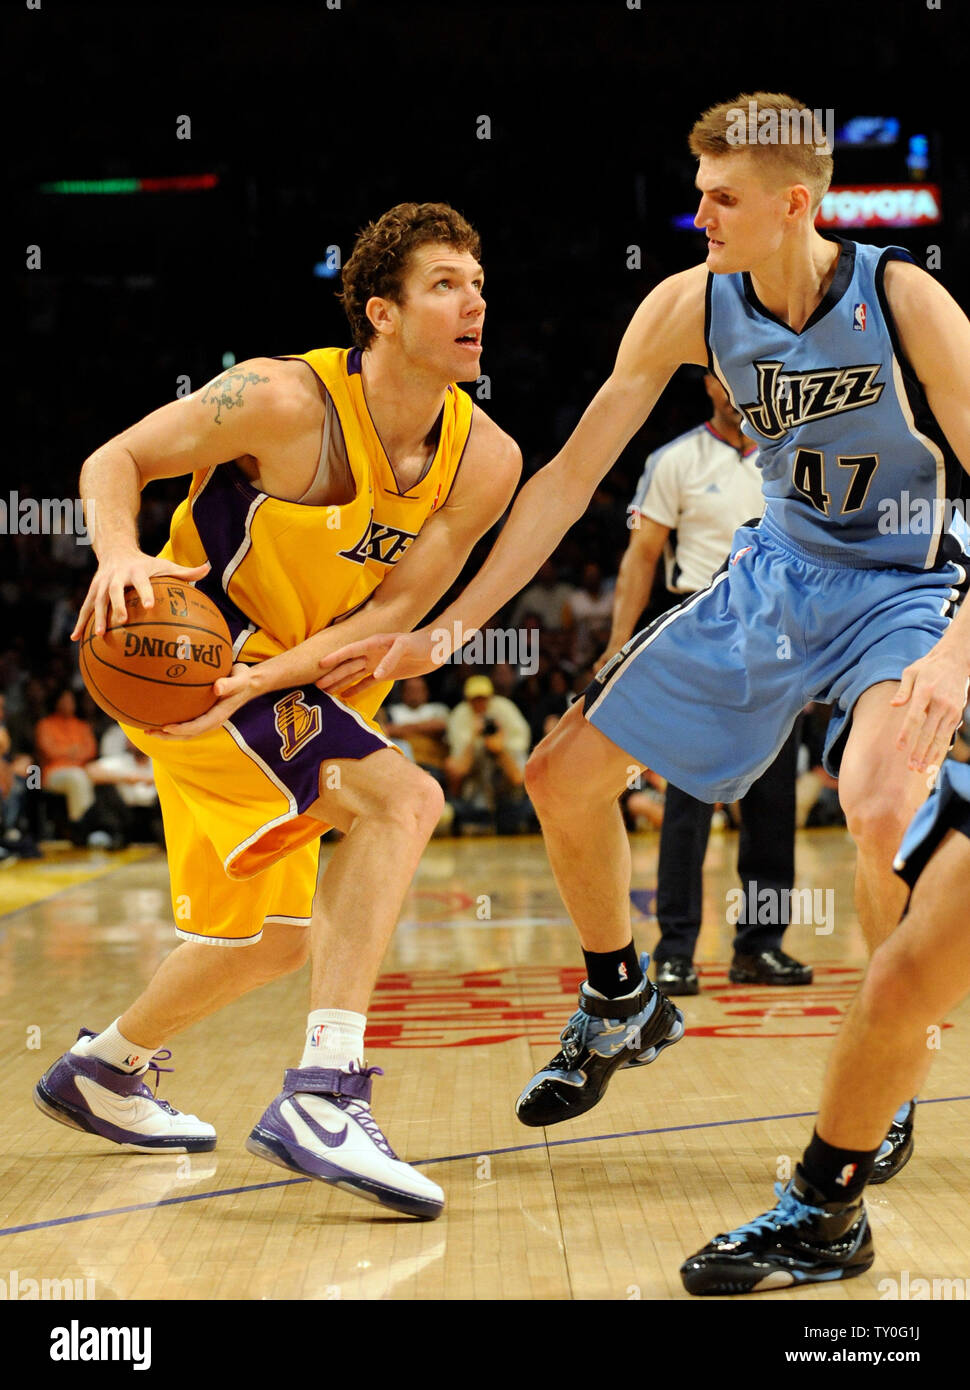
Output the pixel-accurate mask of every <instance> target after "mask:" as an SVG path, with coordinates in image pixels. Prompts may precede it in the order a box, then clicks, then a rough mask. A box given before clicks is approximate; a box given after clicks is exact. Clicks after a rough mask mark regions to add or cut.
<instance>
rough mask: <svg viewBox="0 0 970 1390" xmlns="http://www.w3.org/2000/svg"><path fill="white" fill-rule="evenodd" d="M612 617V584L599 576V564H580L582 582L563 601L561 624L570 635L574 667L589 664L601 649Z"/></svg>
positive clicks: (591, 562) (604, 643)
mask: <svg viewBox="0 0 970 1390" xmlns="http://www.w3.org/2000/svg"><path fill="white" fill-rule="evenodd" d="M612 618H613V584H612V583H606V582H605V581H604V579H603V575H602V572H601V570H600V567H599V565H597V564H595V563H594V562H593V561H589V562H588V563H587V564H585V565H584V566H583V582H582V584H581V586H580V587H579V588H578V589H573V591H572V593H571V594H570V596H569V601H568V602H567V604H566V612H565V625H566V627H567V629H569V631H571V632H572V634H573V650H572V658H573V661H574V662H575V663H576V665H577V666H578V667H585V666H588V665H589V664H590V662H591V661H593V660H594V659H595V657H596V655H597V654H598V653H599V652H601V651H602V650H603V647H604V646H605V645H606V642H607V639H608V637H609V633H610V623H611V621H612Z"/></svg>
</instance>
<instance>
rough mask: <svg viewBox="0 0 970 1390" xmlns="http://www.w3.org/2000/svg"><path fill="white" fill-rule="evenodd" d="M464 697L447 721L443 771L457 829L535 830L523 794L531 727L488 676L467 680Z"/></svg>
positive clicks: (526, 799) (528, 804) (513, 832)
mask: <svg viewBox="0 0 970 1390" xmlns="http://www.w3.org/2000/svg"><path fill="white" fill-rule="evenodd" d="M464 697H465V698H464V699H463V700H462V702H461V704H459V705H456V707H455V708H454V709H453V710H452V712H451V716H450V718H449V720H448V749H449V753H448V758H447V761H446V762H445V772H446V774H447V777H448V787H449V791H450V794H451V797H452V802H453V804H454V807H455V822H454V824H455V830H456V832H457V833H460V831H461V827H462V825H464V824H475V825H485V826H489V827H490V828H491V829H493V830H495V831H496V832H497V833H498V834H499V835H514V834H516V833H518V832H519V831H521V830H532V829H534V828H536V819H535V813H534V812H533V810H532V806H531V803H530V802H529V798H528V797H527V795H526V792H525V760H526V757H527V756H528V753H529V747H530V743H531V740H530V737H529V726H528V724H527V723H526V721H525V717H524V716H523V715H522V713H521V711H520V710H518V709H517V708H516V707H515V705H514V704H513V703H512V701H511V700H507V699H506V698H505V697H504V696H502V695H496V694H495V687H494V686H493V685H492V682H491V681H490V680H489V678H488V676H469V678H468V680H466V681H465V686H464Z"/></svg>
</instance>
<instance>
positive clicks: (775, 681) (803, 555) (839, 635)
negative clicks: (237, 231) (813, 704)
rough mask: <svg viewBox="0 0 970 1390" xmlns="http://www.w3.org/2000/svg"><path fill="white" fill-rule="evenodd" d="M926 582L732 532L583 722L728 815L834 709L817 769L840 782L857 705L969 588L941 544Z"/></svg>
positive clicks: (768, 531) (950, 546)
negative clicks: (799, 726)
mask: <svg viewBox="0 0 970 1390" xmlns="http://www.w3.org/2000/svg"><path fill="white" fill-rule="evenodd" d="M945 544H946V545H947V554H948V555H953V556H955V557H957V558H956V559H947V560H945V561H944V562H943V563H942V564H941V565H940V566H938V567H937V568H936V569H934V570H911V569H884V568H879V569H874V568H869V567H864V566H863V565H862V564H859V563H858V562H857V563H856V564H853V563H852V560H853V556H852V552H851V550H850V549H849V547H846V551H845V559H844V560H842V559H841V558H839V559H838V560H834V559H829V558H827V557H824V558H823V557H819V556H817V555H810V554H808V553H807V552H806V551H804V550H800V549H799V548H798V547H797V546H795V545H793V544H792V542H791V541H790V540H789V539H788V538H787V536H785V535H784V534H783V533H782V532H780V531H779V530H778V528H777V527H776V526H774V525H772V524H771V523H770V522H768V521H767V519H763V520H762V521H761V523H760V524H759V525H748V526H742V527H740V528H739V529H738V530H737V531H736V532H735V534H734V542H733V546H732V552H731V558H730V559H729V560H728V561H727V563H726V564H725V566H724V567H723V569H721V570H720V571H719V572H718V573H717V574H716V575H715V576H714V578H713V579H712V581H711V583H710V585H709V587H708V588H706V589H702V590H701V591H700V592H699V593H697V594H692V595H691V597H690V598H688V599H686V600H685V601H684V602H683V603H682V604H680V605H679V606H678V607H677V608H674V609H672V610H671V611H670V612H669V613H664V614H662V615H661V616H660V617H659V618H657V620H656V621H655V622H653V623H651V624H650V626H649V627H646V628H644V630H643V631H642V632H638V633H637V634H636V635H635V636H634V637H631V639H630V641H629V642H627V644H626V646H625V647H623V649H622V650H621V651H619V652H617V654H616V656H615V657H613V659H612V660H611V661H608V662H607V664H606V665H605V666H604V667H603V668H602V670H600V671H598V672H597V674H596V677H595V679H594V680H593V681H592V683H591V684H590V685H589V687H588V688H587V691H586V698H585V714H586V718H587V719H588V720H589V722H590V723H591V724H592V725H593V726H594V727H595V728H597V729H599V730H600V731H601V732H602V733H604V734H605V735H606V736H607V738H609V739H611V740H612V741H613V742H614V743H615V744H617V745H618V747H620V748H622V749H623V750H624V751H625V752H627V753H629V754H630V756H631V760H635V761H636V762H638V763H642V764H644V765H645V766H647V767H650V768H653V769H654V771H655V772H659V773H660V774H661V776H663V777H666V778H667V779H668V781H671V782H673V783H674V785H675V786H677V787H681V788H682V789H683V790H684V791H686V792H689V793H690V794H691V796H695V797H697V798H698V799H699V800H701V801H709V802H713V801H735V800H737V798H738V797H741V796H743V795H744V794H745V792H746V791H747V790H748V788H749V787H750V786H751V784H752V782H754V781H756V780H757V778H758V777H760V776H761V774H762V772H764V770H765V769H766V768H767V767H768V766H769V764H770V763H771V762H772V761H773V760H774V758H775V755H776V754H777V752H778V750H779V748H780V747H781V745H782V744H783V743H784V741H785V739H786V738H787V737H788V734H789V733H790V731H791V728H792V725H793V724H794V722H795V719H796V718H797V716H798V714H799V712H800V711H801V710H802V708H803V707H804V706H805V705H806V704H807V703H808V702H809V701H812V700H817V701H819V702H821V703H823V704H831V705H833V710H832V718H831V720H830V723H829V728H828V736H827V738H826V740H825V752H824V755H823V764H824V766H825V767H826V769H827V770H828V771H829V772H830V773H831V774H832V775H833V776H838V770H839V764H840V762H841V759H842V753H843V750H844V746H845V740H846V738H847V737H848V733H849V728H850V724H851V718H852V710H853V706H854V705H855V702H856V700H857V699H858V698H859V696H860V695H861V694H862V693H863V691H864V690H868V688H869V686H871V685H876V684H878V683H879V682H880V681H890V680H893V681H894V680H898V679H899V678H900V676H901V675H902V673H903V670H904V669H905V667H907V666H909V665H910V664H911V663H912V662H914V661H917V660H918V659H919V658H920V657H922V656H925V655H926V653H927V652H928V651H929V650H930V649H931V648H932V647H933V646H934V645H935V644H936V643H937V642H938V641H939V639H940V637H941V636H942V635H943V633H944V632H945V631H946V628H947V625H948V623H949V621H950V617H951V616H952V613H953V612H954V610H955V605H956V603H957V602H958V601H959V599H960V598H961V597H962V592H963V585H964V584H965V583H966V577H967V576H966V570H965V569H964V566H963V564H962V563H959V561H962V560H964V559H965V557H964V556H963V554H962V552H961V551H960V548H959V546H958V545H957V544H956V542H955V541H953V539H952V538H951V537H948V538H945Z"/></svg>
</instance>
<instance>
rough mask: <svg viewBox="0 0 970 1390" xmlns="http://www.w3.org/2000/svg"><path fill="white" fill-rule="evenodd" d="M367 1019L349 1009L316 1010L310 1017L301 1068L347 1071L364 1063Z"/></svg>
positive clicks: (307, 1023) (308, 1016) (308, 1017)
mask: <svg viewBox="0 0 970 1390" xmlns="http://www.w3.org/2000/svg"><path fill="white" fill-rule="evenodd" d="M366 1026H367V1018H366V1016H365V1015H364V1014H354V1013H350V1012H348V1010H346V1009H314V1010H313V1012H312V1013H309V1014H307V1021H306V1027H307V1032H306V1046H305V1047H304V1049H303V1057H302V1059H301V1061H300V1066H301V1067H328V1068H330V1069H331V1070H334V1071H346V1070H347V1069H348V1068H349V1066H350V1064H351V1062H356V1063H357V1065H358V1066H361V1065H362V1063H363V1060H364V1029H365V1027H366Z"/></svg>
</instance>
